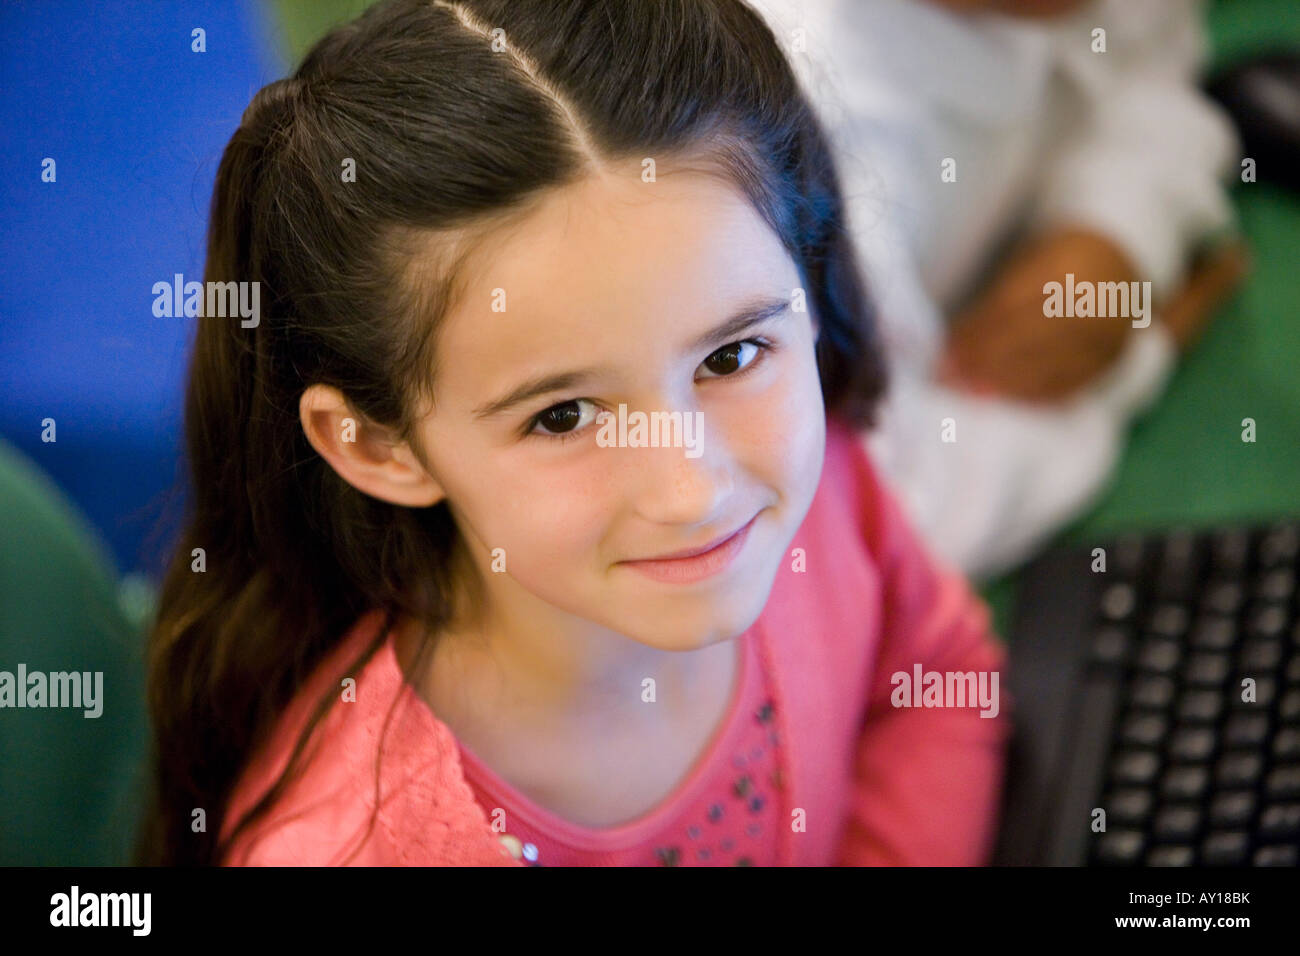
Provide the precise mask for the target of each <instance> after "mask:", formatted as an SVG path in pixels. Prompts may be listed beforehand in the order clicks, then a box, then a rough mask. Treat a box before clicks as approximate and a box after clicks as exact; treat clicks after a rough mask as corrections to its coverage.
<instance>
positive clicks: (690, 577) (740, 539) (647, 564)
mask: <svg viewBox="0 0 1300 956" xmlns="http://www.w3.org/2000/svg"><path fill="white" fill-rule="evenodd" d="M757 518H758V515H754V517H753V518H750V519H749V521H748V522H747V523H746V524H745V526H744V527H743V528H741V529H740V530H739V531H735V532H733V533H732V534H731V535H729V536H728V537H726V538H724V539H723V540H722V541H719V542H718V543H717V544H714V545H710V546H707V547H706V548H704V549H700V548H695V549H693V550H688V551H685V552H678V554H677V556H673V557H666V558H655V559H653V560H649V561H622V562H620V563H621V564H625V565H627V566H628V567H629V568H632V569H633V570H635V571H640V572H641V573H642V574H644V575H646V577H650V578H653V579H654V580H656V581H664V582H667V583H670V584H686V583H689V582H692V581H700V580H703V579H704V578H707V577H712V576H713V575H715V574H717V573H718V572H720V571H721V570H722V569H723V568H725V567H727V566H728V565H729V564H731V562H732V561H733V560H734V559H735V557H736V555H738V554H739V553H740V551H741V549H742V548H743V547H744V546H745V539H746V538H748V537H749V529H750V528H752V527H753V525H754V522H755V520H757Z"/></svg>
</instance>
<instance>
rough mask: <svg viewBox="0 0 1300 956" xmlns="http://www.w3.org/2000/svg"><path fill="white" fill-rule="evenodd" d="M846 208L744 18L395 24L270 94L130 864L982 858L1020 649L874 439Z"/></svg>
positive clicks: (605, 8)
mask: <svg viewBox="0 0 1300 956" xmlns="http://www.w3.org/2000/svg"><path fill="white" fill-rule="evenodd" d="M843 211H844V210H843V201H842V197H841V192H840V187H839V184H838V181H837V177H836V172H835V169H834V166H833V163H832V161H831V159H830V154H829V152H828V148H827V143H826V140H825V137H824V135H823V132H822V130H821V128H820V127H819V125H818V123H817V121H816V119H815V118H814V115H813V113H812V111H811V109H810V107H809V105H808V103H807V101H806V100H805V99H804V97H803V95H802V94H801V92H800V90H799V87H798V85H797V83H796V81H795V79H794V77H793V75H792V73H791V71H790V68H789V66H788V63H787V62H786V60H785V58H784V56H783V54H782V51H781V49H780V48H779V46H778V44H777V42H776V39H775V38H774V36H773V35H772V33H771V31H770V30H769V29H768V28H767V27H766V26H765V25H764V24H763V21H762V20H761V19H760V17H759V16H758V15H757V14H755V13H754V11H753V10H751V9H750V8H749V7H748V6H746V5H745V4H743V3H742V2H740V0H620V2H618V3H608V2H603V0H572V2H567V3H555V2H544V0H462V2H454V3H453V2H439V0H432V2H430V0H387V2H382V3H380V4H378V5H376V6H374V7H372V8H370V9H369V10H368V11H367V12H366V13H365V14H364V15H363V16H362V17H360V18H359V19H358V20H357V21H356V22H354V23H351V24H349V25H347V26H344V27H341V28H339V29H337V30H335V31H334V32H333V33H331V34H330V35H328V36H327V37H325V38H324V39H323V40H321V41H320V42H319V43H318V44H317V45H316V46H315V48H314V49H313V50H312V51H311V52H310V53H309V54H308V56H307V57H306V59H305V60H304V62H303V64H302V65H301V67H300V68H299V69H298V71H297V72H296V73H295V74H294V75H293V76H292V77H290V78H288V79H285V80H280V81H278V82H276V83H273V84H271V85H270V86H268V87H266V88H265V89H263V90H262V91H261V92H259V93H258V95H257V96H256V97H255V98H254V100H253V102H252V103H251V104H250V106H249V108H248V110H247V111H246V112H245V114H244V117H243V121H242V123H241V125H240V127H239V129H238V130H236V132H235V134H234V136H233V137H232V139H231V142H230V144H229V146H228V147H227V149H226V152H225V155H224V156H223V158H222V161H221V165H220V169H219V171H218V175H217V185H216V190H215V194H214V197H213V204H212V222H211V233H210V239H209V248H208V262H207V269H206V275H205V278H206V279H207V280H208V281H220V282H227V281H248V282H258V283H260V302H261V315H260V318H259V321H258V322H257V324H255V325H253V326H252V327H250V328H245V327H243V323H241V322H240V321H238V320H234V321H232V320H231V319H227V318H217V317H203V318H201V319H200V322H199V329H198V338H197V343H196V346H195V353H194V358H193V365H192V368H191V372H190V376H191V377H190V384H189V391H188V396H187V405H186V431H187V441H188V455H189V459H190V468H191V479H192V484H193V498H194V501H193V515H192V518H191V520H190V524H189V525H188V527H187V529H186V531H185V534H184V536H183V539H182V540H181V541H180V543H179V545H178V550H177V554H176V557H175V559H174V562H173V564H172V566H171V568H170V570H169V573H168V576H167V579H166V581H165V584H164V589H163V593H162V596H161V605H160V611H159V616H158V620H157V624H156V628H155V631H154V633H153V636H152V649H151V677H150V680H151V707H152V713H153V719H154V724H155V728H156V733H157V740H156V746H157V774H156V795H155V796H156V807H155V808H154V812H153V813H152V814H151V815H150V817H149V824H148V827H147V832H146V833H145V834H144V835H143V836H144V839H143V840H142V854H141V859H142V861H144V862H154V863H162V864H181V863H223V864H234V865H240V864H245V865H246V864H309V865H324V864H366V865H391V864H417V865H447V864H470V865H479V864H484V865H494V864H506V865H521V864H535V865H544V866H556V865H771V864H779V865H831V864H872V863H885V864H975V863H980V862H984V861H986V860H987V858H988V854H989V852H990V849H991V843H992V837H993V833H994V829H995V825H996V816H997V814H996V806H997V798H998V792H999V780H1000V773H1001V769H1002V761H1003V750H1004V745H1005V742H1006V736H1007V732H1008V729H1009V728H1008V711H1009V702H1008V700H1007V699H1006V695H1005V694H1003V695H1002V700H1001V701H1000V702H999V701H998V694H997V691H998V688H999V686H1000V683H999V681H998V675H999V669H1000V667H1001V666H1002V662H1003V656H1002V651H1001V648H1000V645H999V644H998V642H997V641H996V639H995V638H994V637H993V636H992V635H991V634H990V632H989V624H988V616H987V613H986V611H985V610H984V608H983V606H982V605H981V604H980V603H979V602H978V601H977V600H976V598H975V597H974V596H973V595H972V594H971V592H970V591H969V589H968V588H967V586H966V585H965V583H964V582H963V581H962V580H961V579H960V578H959V577H957V576H955V575H954V574H952V573H950V572H949V571H948V570H947V569H945V568H942V567H938V566H936V565H935V563H934V562H933V561H932V560H931V558H930V557H929V556H928V555H927V554H926V553H925V551H924V550H923V548H922V547H921V546H920V545H919V544H918V541H917V539H916V537H915V536H914V535H913V533H912V531H911V530H910V529H909V528H908V527H907V525H906V524H905V522H904V521H903V520H902V518H901V516H900V511H899V509H898V506H897V505H896V504H895V502H894V500H893V499H892V497H891V496H890V494H889V493H888V492H887V491H886V490H885V489H884V488H883V487H882V486H881V484H880V483H879V481H878V480H877V478H876V474H875V471H874V469H873V467H872V465H871V463H870V462H869V461H868V459H867V458H866V456H865V453H864V452H863V450H862V448H861V445H860V443H859V442H858V441H856V440H855V434H856V432H855V430H857V429H861V428H864V427H866V426H867V425H869V424H870V422H871V414H872V409H873V407H874V405H875V403H876V401H877V400H878V398H879V397H880V395H881V393H882V390H883V375H882V367H883V366H882V360H881V356H880V355H879V353H878V351H877V349H876V347H875V339H874V332H873V328H872V323H871V321H870V312H869V307H868V303H867V300H866V297H865V292H864V289H863V286H862V282H861V280H860V277H859V273H858V271H857V266H856V263H855V258H854V250H853V247H852V245H851V243H850V242H849V240H848V238H847V234H846V229H845V223H844V216H843ZM646 421H649V422H650V428H649V429H647V428H646V427H645V423H646ZM692 426H698V427H692ZM923 675H924V677H923ZM954 676H956V677H957V678H958V679H957V680H956V681H954V680H953V677H954ZM932 678H933V680H932ZM935 681H937V682H938V685H939V686H938V688H937V690H936V687H935ZM922 683H924V684H925V687H924V693H923V692H922V691H923V687H922ZM1003 683H1004V682H1003ZM977 686H978V687H979V688H981V689H982V690H986V689H987V688H990V687H991V689H992V697H991V698H989V697H987V696H986V695H985V694H980V695H978V698H979V699H978V700H977V694H976V691H975V688H976V687H977ZM954 688H956V689H957V690H958V691H962V692H961V693H957V694H956V697H955V698H954V696H953V690H954ZM966 691H969V693H966Z"/></svg>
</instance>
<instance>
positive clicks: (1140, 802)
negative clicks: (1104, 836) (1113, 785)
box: [1102, 787, 1155, 826]
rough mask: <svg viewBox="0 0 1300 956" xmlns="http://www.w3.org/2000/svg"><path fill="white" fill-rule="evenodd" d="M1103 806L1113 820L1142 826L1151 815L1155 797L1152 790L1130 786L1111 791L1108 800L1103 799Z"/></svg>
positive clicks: (1128, 824)
mask: <svg viewBox="0 0 1300 956" xmlns="http://www.w3.org/2000/svg"><path fill="white" fill-rule="evenodd" d="M1102 806H1103V807H1105V808H1106V814H1107V816H1108V817H1109V819H1110V820H1111V821H1112V822H1114V823H1120V824H1123V825H1125V826H1140V825H1141V824H1143V823H1145V822H1146V821H1147V818H1148V817H1150V816H1151V810H1152V808H1153V807H1154V806H1155V797H1154V796H1153V795H1152V793H1151V791H1150V790H1144V789H1142V788H1140V787H1129V788H1127V789H1124V790H1116V791H1114V792H1113V793H1111V795H1110V796H1109V797H1108V798H1107V799H1106V800H1104V801H1102Z"/></svg>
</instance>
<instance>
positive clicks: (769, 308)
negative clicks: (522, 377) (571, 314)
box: [472, 298, 790, 419]
mask: <svg viewBox="0 0 1300 956" xmlns="http://www.w3.org/2000/svg"><path fill="white" fill-rule="evenodd" d="M789 308H790V300H789V299H781V298H763V299H755V300H751V301H750V302H748V303H746V304H745V305H744V306H742V307H741V309H740V311H738V312H736V313H735V314H734V315H733V316H732V317H731V318H729V319H727V320H726V321H725V322H723V323H722V324H721V325H719V326H716V327H715V328H713V329H710V330H709V331H708V332H705V333H704V334H703V335H701V336H700V337H699V338H697V339H695V341H693V342H692V343H691V344H690V345H689V346H688V347H687V351H688V352H699V351H703V350H704V349H707V348H711V347H712V346H715V345H719V346H721V345H725V344H727V343H728V342H730V341H734V340H735V339H736V337H737V336H739V335H740V334H741V333H743V332H744V331H745V330H746V329H748V328H749V327H750V326H754V325H758V324H759V323H760V322H766V321H767V320H768V319H770V318H773V317H775V316H778V315H781V314H782V313H784V312H786V311H787V310H789ZM604 371H605V369H599V368H583V369H573V370H571V371H567V372H557V373H555V374H553V375H540V376H538V377H536V378H531V379H529V380H528V381H526V382H524V383H523V384H522V385H519V386H518V387H517V388H515V389H513V390H512V391H510V392H509V393H508V394H506V395H504V396H502V397H501V398H498V399H496V400H495V401H491V402H486V403H484V404H483V405H480V406H479V407H478V408H476V409H474V411H473V412H472V415H473V417H474V418H475V419H483V418H490V417H492V416H493V415H499V414H500V413H501V412H504V411H506V410H507V409H510V408H513V407H514V406H516V405H519V404H520V403H522V402H526V401H528V400H529V399H531V398H536V397H537V396H538V395H545V394H547V393H548V392H561V391H566V390H568V389H571V388H573V387H574V386H575V385H577V384H578V383H580V382H582V381H585V380H587V379H590V378H595V377H596V376H598V375H600V374H601V373H602V372H604Z"/></svg>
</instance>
